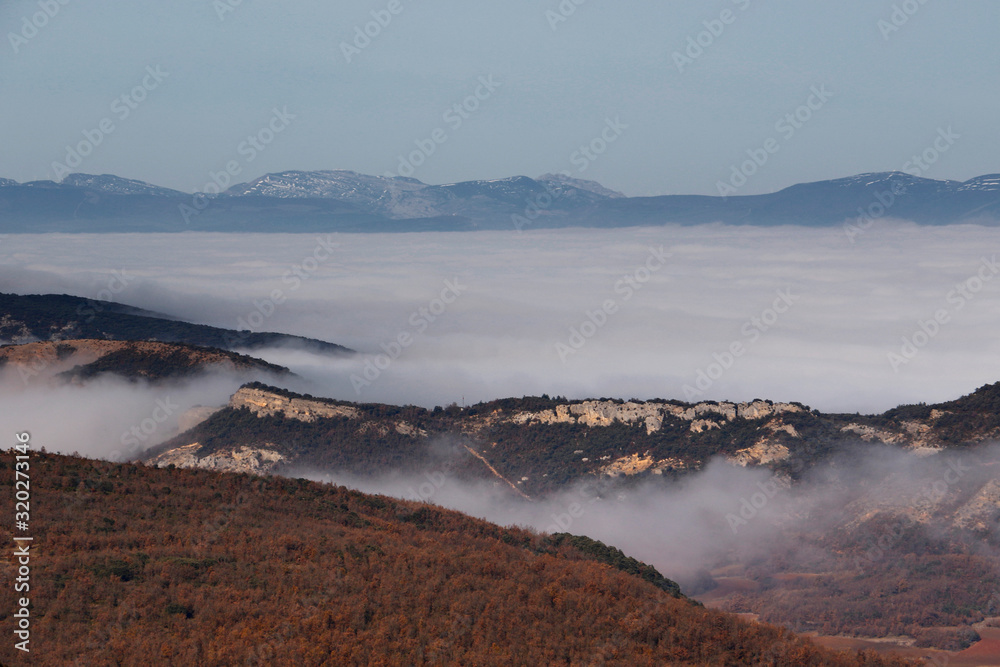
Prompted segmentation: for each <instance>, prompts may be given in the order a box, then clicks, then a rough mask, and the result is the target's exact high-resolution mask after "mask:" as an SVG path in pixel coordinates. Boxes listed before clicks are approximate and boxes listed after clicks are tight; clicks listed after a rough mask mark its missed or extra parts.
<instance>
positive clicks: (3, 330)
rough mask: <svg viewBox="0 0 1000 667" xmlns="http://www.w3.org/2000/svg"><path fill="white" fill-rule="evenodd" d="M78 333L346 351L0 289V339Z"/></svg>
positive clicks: (118, 307) (215, 344) (60, 337)
mask: <svg viewBox="0 0 1000 667" xmlns="http://www.w3.org/2000/svg"><path fill="white" fill-rule="evenodd" d="M80 338H94V339H108V340H133V341H139V340H146V341H160V342H164V343H187V344H189V345H200V346H203V347H216V348H221V349H225V350H232V349H248V350H253V349H259V348H263V347H277V346H290V347H291V346H294V347H302V348H307V349H310V350H313V351H316V352H320V353H323V354H349V353H351V352H352V351H351V350H350V349H348V348H346V347H344V346H342V345H335V344H333V343H327V342H325V341H321V340H315V339H312V338H303V337H302V336H292V335H289V334H281V333H270V332H263V331H256V332H255V331H249V330H245V331H235V330H232V329H220V328H219V327H210V326H206V325H204V324H191V323H190V322H183V321H180V320H176V319H170V318H169V317H167V316H165V315H161V314H158V313H153V312H150V311H148V310H142V309H140V308H133V307H132V306H126V305H123V304H120V303H114V302H111V301H100V300H95V299H84V298H81V297H76V296H69V295H66V294H29V295H18V294H0V342H10V343H27V342H32V341H36V340H42V341H45V340H55V341H58V340H66V339H80Z"/></svg>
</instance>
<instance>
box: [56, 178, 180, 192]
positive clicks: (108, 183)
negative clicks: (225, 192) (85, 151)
mask: <svg viewBox="0 0 1000 667" xmlns="http://www.w3.org/2000/svg"><path fill="white" fill-rule="evenodd" d="M62 185H69V186H72V187H76V188H86V189H88V190H95V191H97V192H104V193H106V194H109V195H155V196H159V197H164V196H166V197H170V196H183V195H184V193H183V192H181V191H179V190H171V189H170V188H161V187H160V186H158V185H151V184H150V183H146V182H145V181H138V180H135V179H132V178H122V177H121V176H115V175H114V174H100V175H95V174H69V175H68V176H66V178H64V179H63V180H62Z"/></svg>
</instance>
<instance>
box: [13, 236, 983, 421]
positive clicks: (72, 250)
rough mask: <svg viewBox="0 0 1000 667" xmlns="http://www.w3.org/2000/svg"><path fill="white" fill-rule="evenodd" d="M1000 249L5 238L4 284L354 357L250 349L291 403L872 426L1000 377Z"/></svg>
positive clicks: (649, 241) (878, 243) (772, 239)
mask: <svg viewBox="0 0 1000 667" xmlns="http://www.w3.org/2000/svg"><path fill="white" fill-rule="evenodd" d="M81 248H85V249H89V250H87V251H86V252H81V250H80V249H81ZM996 248H1000V230H997V229H991V228H983V227H975V226H949V227H941V228H933V227H916V226H912V225H907V224H900V223H893V222H890V221H882V220H880V221H876V224H875V225H874V226H872V227H870V228H868V229H866V231H865V233H864V234H863V235H861V236H859V237H855V238H854V239H853V242H852V241H851V239H849V238H848V236H847V234H845V232H844V229H842V228H834V229H819V230H811V229H805V228H774V229H764V228H750V227H748V228H738V227H723V226H702V227H673V226H667V227H662V228H642V229H622V230H610V231H602V230H575V229H569V230H547V231H529V232H525V233H523V234H518V233H515V232H514V231H513V230H512V231H511V232H509V233H506V232H480V233H471V234H466V233H426V234H398V235H363V234H362V235H340V234H334V235H322V236H318V235H282V234H268V235H263V234H254V235H233V234H177V235H148V234H147V235H100V236H80V235H58V234H52V235H10V236H7V237H6V238H4V239H3V240H2V243H0V253H2V254H3V256H4V265H3V268H2V269H0V284H2V285H3V290H4V291H13V292H18V293H39V292H65V293H70V294H75V295H79V296H84V297H89V298H107V297H108V296H109V295H110V296H111V297H112V298H113V299H115V300H119V301H122V302H125V303H128V304H132V305H136V306H141V307H145V308H149V309H151V310H155V311H159V312H166V313H170V314H172V315H176V316H179V317H183V318H187V319H191V320H193V321H196V322H202V323H207V324H213V325H217V326H224V327H230V328H251V329H254V330H274V331H281V332H287V333H293V334H299V335H304V336H311V337H315V338H321V339H324V340H329V341H332V342H337V343H342V344H345V345H348V346H350V347H353V348H356V349H358V350H359V351H361V353H362V354H360V355H359V356H358V357H356V358H353V359H350V360H329V359H321V358H317V357H315V356H312V355H308V354H305V353H302V352H297V351H290V350H277V351H271V352H266V353H264V356H265V357H266V358H267V359H268V360H269V361H272V362H275V363H279V364H282V365H287V366H290V367H292V369H293V370H294V371H296V372H297V373H299V374H301V375H302V376H304V377H306V378H308V379H309V381H310V383H309V384H307V385H303V386H302V387H299V388H301V389H304V390H308V391H310V392H311V393H315V394H325V395H330V396H333V397H335V398H340V399H346V400H363V401H383V402H392V403H414V404H419V405H424V406H433V405H446V404H449V403H452V402H457V403H462V402H463V401H464V402H465V403H466V404H469V403H473V402H476V401H480V400H488V399H491V398H496V397H502V396H511V395H513V396H520V395H524V394H541V393H548V394H549V395H565V396H567V397H571V398H582V397H599V396H614V397H623V398H631V397H636V398H653V397H660V398H680V399H684V398H689V399H717V400H723V399H728V400H749V399H753V398H755V397H760V398H770V399H773V400H797V401H801V402H803V403H806V404H808V405H810V406H812V407H814V408H818V409H821V410H824V411H846V412H855V411H860V412H877V411H882V410H885V409H887V408H890V407H893V406H895V405H897V404H899V403H909V402H918V401H926V402H932V401H941V400H948V399H951V398H955V397H957V396H959V395H962V394H964V393H968V392H969V391H971V390H973V389H975V388H976V387H978V386H980V385H982V384H984V383H987V382H993V381H996V380H1000V344H998V343H997V341H996V331H997V325H998V324H1000V280H993V278H994V267H995V265H994V264H992V257H993V255H994V250H995V249H996ZM659 257H665V259H662V260H661V259H657V258H659ZM114 272H121V273H120V274H119V277H118V278H116V277H115V273H114ZM120 275H124V276H125V277H126V278H127V280H122V279H121V277H120ZM890 355H895V356H896V359H897V361H896V362H895V363H894V362H893V358H892V357H891V356H890ZM352 376H353V379H352Z"/></svg>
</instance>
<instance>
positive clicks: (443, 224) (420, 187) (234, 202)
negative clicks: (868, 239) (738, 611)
mask: <svg viewBox="0 0 1000 667" xmlns="http://www.w3.org/2000/svg"><path fill="white" fill-rule="evenodd" d="M220 180H221V179H220ZM883 217H887V218H899V219H905V220H911V221H914V222H917V223H920V224H928V225H943V224H955V223H976V224H988V225H995V224H997V223H998V221H1000V174H991V175H986V176H979V177H977V178H973V179H971V180H968V181H965V182H964V183H963V182H959V181H937V180H932V179H927V178H920V177H917V176H912V175H910V174H906V173H902V172H881V173H871V174H860V175H857V176H851V177H848V178H840V179H835V180H829V181H819V182H815V183H802V184H799V185H793V186H791V187H788V188H785V189H784V190H781V191H779V192H774V193H770V194H763V195H733V196H729V197H713V196H703V195H664V196H658V197H626V196H624V195H622V194H621V193H620V192H615V191H613V190H609V189H608V188H605V187H603V186H602V185H600V184H599V183H596V182H594V181H585V180H580V179H576V178H572V177H569V176H566V175H561V174H546V175H543V176H540V177H539V178H537V179H533V178H528V177H526V176H514V177H511V178H502V179H496V180H482V181H465V182H461V183H451V184H447V185H428V184H425V183H422V182H420V181H418V180H416V179H413V178H404V177H386V176H369V175H365V174H359V173H356V172H353V171H342V170H339V171H285V172H281V173H276V174H267V175H265V176H262V177H260V178H258V179H256V180H254V181H251V182H249V183H239V184H235V185H232V186H230V187H229V188H228V189H226V190H224V191H222V192H220V193H218V194H195V195H192V194H186V193H183V192H180V191H177V190H171V189H168V188H161V187H158V186H155V185H151V184H149V183H144V182H142V181H137V180H132V179H126V178H121V177H118V176H113V175H100V176H95V175H89V174H70V175H68V176H67V177H66V178H65V179H63V181H62V182H61V183H56V182H53V181H33V182H30V183H17V182H15V181H12V180H9V179H0V233H28V232H144V231H145V232H176V231H218V232H239V231H255V232H319V231H326V232H334V231H340V232H404V231H469V230H480V229H511V230H518V231H526V230H531V229H542V228H557V227H591V228H614V227H628V226H640V225H663V224H684V225H691V224H703V223H712V222H721V223H725V224H733V225H762V226H766V225H803V226H810V227H820V226H831V225H839V224H843V223H848V224H851V223H853V224H857V225H860V226H863V227H864V226H867V225H868V224H870V221H871V220H872V219H878V218H883Z"/></svg>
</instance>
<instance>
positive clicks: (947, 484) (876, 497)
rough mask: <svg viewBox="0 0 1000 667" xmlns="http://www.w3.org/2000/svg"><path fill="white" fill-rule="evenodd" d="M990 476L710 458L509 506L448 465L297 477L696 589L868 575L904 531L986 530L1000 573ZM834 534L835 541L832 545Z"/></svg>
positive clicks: (932, 459)
mask: <svg viewBox="0 0 1000 667" xmlns="http://www.w3.org/2000/svg"><path fill="white" fill-rule="evenodd" d="M998 465H1000V448H998V447H996V446H993V447H989V448H983V449H980V450H978V451H964V452H963V451H958V452H956V451H951V452H944V453H939V454H934V455H929V456H922V457H921V456H916V455H914V454H911V453H907V452H904V451H901V450H898V449H894V448H889V447H882V446H873V445H859V446H858V447H857V448H856V449H850V450H846V451H844V452H842V453H841V454H840V455H838V456H836V457H835V458H834V459H833V460H832V461H830V462H829V463H828V464H827V465H823V466H820V467H818V468H816V469H814V470H813V471H812V472H811V473H809V474H807V475H806V476H805V477H804V478H803V479H801V480H799V481H797V482H796V483H794V484H791V483H790V481H789V480H787V479H783V478H781V477H778V476H774V475H772V474H771V473H770V471H768V470H767V469H764V468H758V469H753V468H749V469H748V468H741V467H738V466H734V465H732V464H730V463H727V462H725V461H723V460H721V459H716V460H713V461H710V462H709V463H708V464H707V465H706V467H705V468H704V469H703V470H701V471H699V472H697V473H694V474H692V475H690V476H687V477H684V478H682V479H681V480H680V481H675V482H669V481H667V480H665V479H663V480H660V479H657V480H656V481H655V482H649V483H645V484H641V485H632V486H631V487H628V488H623V487H618V488H617V489H614V490H609V489H608V488H605V489H604V490H603V491H602V490H601V489H599V488H598V486H597V485H596V484H595V483H592V484H588V485H577V486H576V487H575V488H573V489H570V490H567V491H565V492H563V493H558V494H555V495H552V496H548V497H546V498H543V499H535V500H534V501H532V502H527V501H524V500H522V499H520V498H518V497H516V496H515V495H514V494H512V493H511V491H510V489H509V487H506V486H505V485H503V484H490V483H480V484H472V483H468V482H463V481H462V480H458V479H456V478H454V477H453V476H451V475H449V474H448V472H447V470H448V465H447V462H446V461H445V462H442V464H441V466H440V470H432V471H430V472H427V473H424V474H417V475H412V476H403V475H392V476H380V477H376V478H358V477H351V476H345V475H339V474H336V473H333V474H330V473H323V472H318V471H307V470H302V471H297V472H295V473H294V474H295V475H301V476H305V477H308V478H311V479H314V480H316V481H324V482H329V483H336V484H342V485H345V486H350V487H352V488H357V489H359V490H361V491H364V492H368V493H382V494H386V495H390V496H395V497H401V498H406V499H409V500H424V501H427V502H431V503H434V504H437V505H441V506H443V507H447V508H450V509H456V510H460V511H462V512H465V513H468V514H471V515H473V516H477V517H480V518H484V519H487V520H490V521H492V522H495V523H499V524H501V525H515V524H516V525H521V526H529V527H531V528H534V529H536V530H539V531H546V532H570V533H574V534H582V535H587V536H589V537H592V538H595V539H599V540H602V541H604V542H606V543H608V544H613V545H616V546H618V547H619V548H621V549H623V550H624V551H626V552H627V553H628V554H629V555H632V556H634V557H636V558H639V559H641V560H644V561H646V562H649V563H651V564H653V565H654V566H656V567H657V568H659V569H660V570H661V571H662V572H663V573H664V574H666V575H667V576H668V577H672V578H675V579H678V580H679V581H681V582H682V583H685V584H687V585H689V586H693V585H695V582H696V581H697V579H698V578H699V572H704V571H705V570H711V569H714V568H718V567H723V566H726V565H728V564H732V563H742V564H743V565H744V566H745V565H747V564H749V563H752V562H756V563H757V564H758V566H761V564H762V563H763V560H762V559H768V558H771V557H775V556H780V559H781V562H783V563H784V564H785V565H786V566H787V567H789V568H790V569H791V570H792V571H794V569H795V567H801V568H804V570H803V571H814V570H812V569H810V568H817V567H818V569H819V570H820V571H822V570H823V569H824V568H827V567H831V566H832V565H833V564H834V563H839V564H840V567H848V568H852V569H855V570H858V571H864V570H866V569H868V568H870V567H872V566H874V565H876V564H877V561H879V560H880V559H881V558H883V557H885V554H886V553H887V550H888V549H891V547H892V546H893V544H894V543H895V542H896V540H897V539H898V533H899V532H900V531H902V530H903V529H904V528H906V529H909V527H910V526H911V525H921V526H923V528H922V530H924V531H925V533H926V534H927V535H929V536H938V537H943V536H945V535H947V534H948V533H949V531H952V530H953V529H955V528H956V527H965V528H970V527H972V526H974V525H975V524H977V523H978V522H980V521H983V522H984V524H983V525H985V531H986V533H987V534H989V535H990V536H991V537H989V539H980V540H979V541H978V544H979V546H978V548H979V550H980V553H981V554H983V555H986V554H992V557H993V559H994V560H995V561H996V562H1000V555H998V554H996V553H993V552H994V551H996V545H997V544H998V540H1000V526H998V525H997V524H996V522H995V519H994V518H993V515H994V514H995V510H994V511H993V512H992V513H991V512H990V511H989V509H988V508H986V509H984V507H983V505H982V501H983V499H985V498H987V496H989V497H993V498H994V500H993V501H992V502H994V503H995V496H996V494H997V493H998V490H997V489H996V488H994V487H995V484H996V483H995V481H993V482H992V486H989V485H990V483H991V480H995V478H996V467H997V466H998ZM984 487H985V490H984ZM977 494H979V495H977ZM879 512H882V513H884V516H886V517H890V520H889V521H888V523H887V524H884V526H885V527H883V528H880V529H878V530H876V531H875V532H871V531H870V530H865V529H860V530H859V529H858V526H859V524H860V523H861V522H863V521H864V520H867V519H870V518H872V517H873V516H874V515H875V514H877V513H879ZM980 529H983V526H980ZM838 531H844V532H842V533H838ZM838 534H840V535H841V537H834V536H835V535H838ZM980 534H981V535H982V534H983V533H980ZM831 540H832V541H831ZM991 545H992V546H991ZM845 554H846V560H845V559H844V556H845ZM818 564H819V565H818ZM764 567H769V566H766V565H765V566H764Z"/></svg>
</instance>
